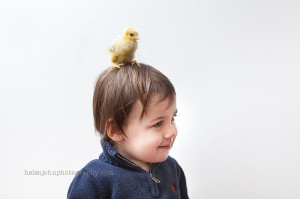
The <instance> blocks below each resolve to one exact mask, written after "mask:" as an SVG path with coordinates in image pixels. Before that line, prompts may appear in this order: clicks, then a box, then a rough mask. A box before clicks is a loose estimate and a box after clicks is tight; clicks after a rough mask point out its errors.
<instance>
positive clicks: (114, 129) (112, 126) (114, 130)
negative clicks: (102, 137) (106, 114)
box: [107, 119, 123, 142]
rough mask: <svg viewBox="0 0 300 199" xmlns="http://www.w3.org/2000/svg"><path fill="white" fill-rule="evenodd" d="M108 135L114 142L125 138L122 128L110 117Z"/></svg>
mask: <svg viewBox="0 0 300 199" xmlns="http://www.w3.org/2000/svg"><path fill="white" fill-rule="evenodd" d="M107 135H108V137H110V139H112V141H114V142H120V141H122V140H123V136H122V133H121V130H120V129H119V128H118V126H117V125H116V123H115V122H114V121H113V120H112V119H109V120H108V123H107Z"/></svg>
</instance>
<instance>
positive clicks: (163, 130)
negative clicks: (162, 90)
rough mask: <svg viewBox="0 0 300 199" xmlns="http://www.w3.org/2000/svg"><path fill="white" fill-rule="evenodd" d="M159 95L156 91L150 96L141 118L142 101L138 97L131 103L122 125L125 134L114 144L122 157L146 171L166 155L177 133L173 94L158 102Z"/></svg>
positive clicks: (164, 158)
mask: <svg viewBox="0 0 300 199" xmlns="http://www.w3.org/2000/svg"><path fill="white" fill-rule="evenodd" d="M159 97H160V96H159V95H158V94H156V95H154V96H153V97H152V98H151V100H150V102H149V103H148V106H147V109H146V113H145V114H144V115H143V117H142V118H141V119H140V116H141V113H142V110H143V107H142V104H141V102H140V101H137V102H136V103H135V104H134V105H133V107H132V111H131V113H130V114H129V116H128V120H127V122H126V125H125V126H124V128H123V130H124V134H125V136H122V139H121V140H120V141H118V142H115V148H116V149H117V150H118V151H119V152H120V153H121V154H122V155H123V156H124V157H126V158H128V159H129V160H131V161H133V162H134V163H136V164H137V165H139V166H141V167H142V168H143V169H145V170H146V171H149V168H150V166H151V164H152V163H157V162H162V161H164V160H166V159H167V157H168V154H169V150H170V148H171V147H172V145H173V143H174V141H175V138H176V135H177V128H176V124H175V121H174V116H175V115H176V113H177V108H176V97H175V96H174V97H169V98H167V99H166V100H164V101H162V102H158V101H159Z"/></svg>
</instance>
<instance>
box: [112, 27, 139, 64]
mask: <svg viewBox="0 0 300 199" xmlns="http://www.w3.org/2000/svg"><path fill="white" fill-rule="evenodd" d="M138 39H140V38H139V33H138V31H136V30H134V29H132V28H126V29H125V30H124V32H123V34H122V35H120V36H118V37H117V38H116V39H115V40H114V41H113V42H112V44H111V45H110V47H109V54H110V58H111V61H112V63H113V67H112V68H115V67H117V68H120V66H122V65H124V64H126V63H131V64H132V65H133V64H137V65H138V66H140V65H139V64H138V63H137V62H136V61H133V58H134V53H135V50H136V49H137V46H138V44H137V40H138Z"/></svg>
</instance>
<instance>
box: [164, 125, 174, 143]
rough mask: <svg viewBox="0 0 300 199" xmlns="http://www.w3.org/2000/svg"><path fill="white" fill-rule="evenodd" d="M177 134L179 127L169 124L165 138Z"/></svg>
mask: <svg viewBox="0 0 300 199" xmlns="http://www.w3.org/2000/svg"><path fill="white" fill-rule="evenodd" d="M176 134H177V128H176V126H175V125H173V124H170V125H168V127H167V129H166V134H165V138H166V139H168V138H171V137H174V136H175V135H176Z"/></svg>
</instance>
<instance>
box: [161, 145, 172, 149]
mask: <svg viewBox="0 0 300 199" xmlns="http://www.w3.org/2000/svg"><path fill="white" fill-rule="evenodd" d="M170 147H171V146H170V145H164V146H159V147H158V148H160V149H170Z"/></svg>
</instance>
